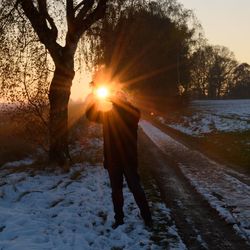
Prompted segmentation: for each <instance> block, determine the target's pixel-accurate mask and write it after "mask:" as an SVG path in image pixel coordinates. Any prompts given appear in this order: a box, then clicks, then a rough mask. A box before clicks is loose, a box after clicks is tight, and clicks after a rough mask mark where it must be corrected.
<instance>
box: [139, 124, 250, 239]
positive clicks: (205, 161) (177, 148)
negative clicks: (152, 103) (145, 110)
mask: <svg viewBox="0 0 250 250" xmlns="http://www.w3.org/2000/svg"><path fill="white" fill-rule="evenodd" d="M140 126H141V127H142V129H143V130H144V132H145V133H146V134H147V135H148V136H149V138H150V139H151V140H152V141H153V142H154V143H155V144H156V145H157V146H158V147H159V148H160V149H161V150H162V151H163V152H164V153H165V154H167V155H170V156H171V155H172V156H173V157H175V159H176V160H178V162H179V164H178V165H179V167H180V169H181V171H182V172H183V174H184V175H185V176H186V177H187V178H188V179H189V181H190V182H191V184H192V185H193V186H194V187H195V188H196V190H197V191H198V192H199V193H200V194H201V195H202V196H203V197H204V198H205V199H206V200H207V201H208V202H209V204H210V205H211V207H213V208H214V209H216V210H217V212H218V213H219V214H220V215H221V217H222V218H224V219H225V220H226V221H227V222H228V223H229V224H233V227H234V229H235V230H236V231H237V232H238V233H239V235H241V236H242V237H243V238H245V239H248V240H250V187H249V185H247V184H246V183H249V182H250V178H249V177H248V176H245V175H243V174H240V173H237V172H236V171H233V170H229V169H228V168H227V167H226V166H223V165H220V164H218V163H216V162H214V161H212V160H210V159H209V158H207V157H206V156H204V155H203V154H201V153H200V152H198V151H195V150H192V149H189V148H187V147H186V146H184V145H183V144H181V143H179V142H177V141H176V140H174V139H173V138H171V137H170V136H168V135H167V134H165V133H163V132H162V131H161V130H159V129H158V128H156V127H154V126H153V125H152V124H150V123H149V122H147V121H141V122H140ZM178 156H179V157H178ZM243 180H244V181H243Z"/></svg>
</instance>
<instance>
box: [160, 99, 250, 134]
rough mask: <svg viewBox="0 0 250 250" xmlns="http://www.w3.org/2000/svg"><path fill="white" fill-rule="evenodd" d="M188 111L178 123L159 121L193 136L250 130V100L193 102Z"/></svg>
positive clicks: (162, 119)
mask: <svg viewBox="0 0 250 250" xmlns="http://www.w3.org/2000/svg"><path fill="white" fill-rule="evenodd" d="M186 111H187V114H186V115H182V116H181V117H180V118H179V120H178V121H177V122H174V121H172V122H167V121H165V119H164V118H162V117H161V119H159V120H160V121H161V122H162V123H167V125H169V126H170V127H172V128H174V129H177V130H179V131H181V132H183V133H186V134H189V135H193V136H203V135H206V134H208V133H216V132H234V131H245V130H250V100H203V101H193V102H192V103H191V105H190V107H188V108H187V110H186Z"/></svg>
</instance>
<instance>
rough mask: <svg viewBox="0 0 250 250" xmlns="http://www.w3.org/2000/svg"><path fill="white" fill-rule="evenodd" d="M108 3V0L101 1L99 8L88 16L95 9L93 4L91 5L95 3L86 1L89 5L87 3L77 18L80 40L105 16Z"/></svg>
mask: <svg viewBox="0 0 250 250" xmlns="http://www.w3.org/2000/svg"><path fill="white" fill-rule="evenodd" d="M107 1H108V0H99V2H98V5H97V7H96V8H95V9H94V10H93V11H92V12H91V13H90V14H88V15H87V13H88V11H89V10H90V9H91V8H92V7H93V4H92V5H91V3H92V2H93V1H92V0H85V2H86V3H87V2H88V4H89V5H87V4H86V3H85V5H84V7H83V8H82V9H81V10H80V12H79V13H78V15H77V18H76V30H77V33H78V37H79V38H80V37H81V36H82V34H83V33H84V32H85V31H86V30H87V29H88V28H89V27H90V26H91V25H92V24H94V23H95V22H96V21H98V20H99V19H101V18H102V17H103V16H104V15H105V11H106V4H107ZM87 7H88V9H87Z"/></svg>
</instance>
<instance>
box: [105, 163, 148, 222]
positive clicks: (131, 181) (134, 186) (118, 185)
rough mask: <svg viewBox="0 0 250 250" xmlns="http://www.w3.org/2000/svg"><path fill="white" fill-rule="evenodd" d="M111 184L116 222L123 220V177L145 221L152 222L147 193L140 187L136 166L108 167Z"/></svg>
mask: <svg viewBox="0 0 250 250" xmlns="http://www.w3.org/2000/svg"><path fill="white" fill-rule="evenodd" d="M108 172H109V178H110V184H111V188H112V200H113V206H114V212H115V220H118V221H119V220H122V219H123V217H124V213H123V203H124V201H123V192H122V186H123V175H124V176H125V179H126V181H127V184H128V187H129V189H130V191H131V192H132V193H133V196H134V199H135V201H136V204H137V205H138V207H139V209H140V212H141V216H142V218H143V219H144V221H149V220H151V213H150V210H149V206H148V202H147V200H146V196H145V193H144V191H143V189H142V187H141V185H140V178H139V175H138V172H137V166H136V164H132V165H130V166H119V165H118V164H117V165H112V166H108Z"/></svg>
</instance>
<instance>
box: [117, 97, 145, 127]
mask: <svg viewBox="0 0 250 250" xmlns="http://www.w3.org/2000/svg"><path fill="white" fill-rule="evenodd" d="M113 105H114V106H115V107H116V108H117V109H120V110H121V111H122V112H123V113H125V114H126V116H127V117H130V119H132V120H133V121H134V123H138V122H139V120H140V117H141V112H140V110H139V109H138V108H136V107H135V106H133V105H132V104H131V103H130V102H127V101H125V102H120V101H113Z"/></svg>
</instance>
